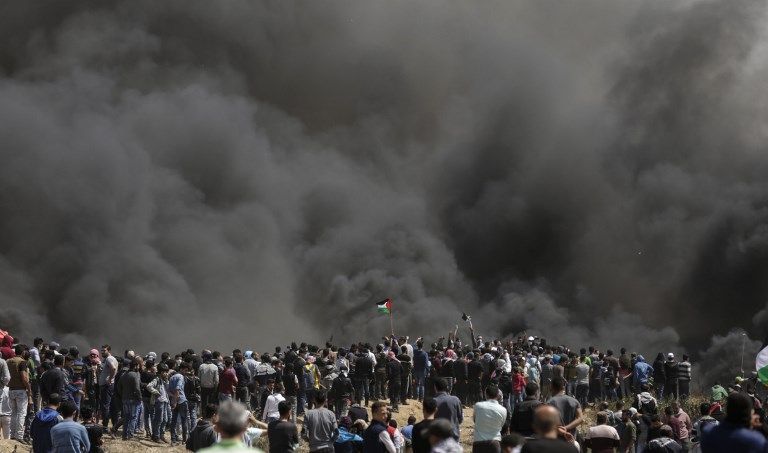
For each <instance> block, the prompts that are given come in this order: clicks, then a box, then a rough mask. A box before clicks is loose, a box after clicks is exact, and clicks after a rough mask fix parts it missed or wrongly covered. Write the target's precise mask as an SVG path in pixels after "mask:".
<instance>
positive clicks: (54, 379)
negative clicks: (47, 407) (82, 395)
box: [40, 355, 67, 403]
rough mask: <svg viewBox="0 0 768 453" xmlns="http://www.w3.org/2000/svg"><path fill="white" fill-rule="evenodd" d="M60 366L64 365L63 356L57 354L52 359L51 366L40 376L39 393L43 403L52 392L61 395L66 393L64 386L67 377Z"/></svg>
mask: <svg viewBox="0 0 768 453" xmlns="http://www.w3.org/2000/svg"><path fill="white" fill-rule="evenodd" d="M62 366H64V356H63V355H57V356H56V357H54V359H53V368H51V369H50V370H48V371H46V372H45V373H43V375H42V376H40V394H41V395H42V398H43V402H44V403H45V402H46V401H48V398H49V397H50V396H51V395H53V394H54V393H56V394H58V395H61V396H62V397H64V396H65V394H66V392H65V387H66V385H67V377H66V375H65V374H64V371H63V370H62V369H61V367H62ZM64 399H67V398H64Z"/></svg>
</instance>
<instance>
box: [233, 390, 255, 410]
mask: <svg viewBox="0 0 768 453" xmlns="http://www.w3.org/2000/svg"><path fill="white" fill-rule="evenodd" d="M235 400H236V401H237V402H239V403H243V404H244V405H245V408H246V409H249V408H248V405H249V404H250V402H251V398H250V395H249V394H248V387H237V388H235Z"/></svg>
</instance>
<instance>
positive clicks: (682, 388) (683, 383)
mask: <svg viewBox="0 0 768 453" xmlns="http://www.w3.org/2000/svg"><path fill="white" fill-rule="evenodd" d="M677 385H678V388H679V393H680V398H682V399H686V398H688V395H689V393H690V391H689V389H690V385H691V362H690V361H689V360H688V356H687V355H685V354H683V360H682V361H681V362H679V363H678V364H677Z"/></svg>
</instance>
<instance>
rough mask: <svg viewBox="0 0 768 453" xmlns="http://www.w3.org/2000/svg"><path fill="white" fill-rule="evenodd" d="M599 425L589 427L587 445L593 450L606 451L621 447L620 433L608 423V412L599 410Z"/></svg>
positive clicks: (597, 418) (596, 417)
mask: <svg viewBox="0 0 768 453" xmlns="http://www.w3.org/2000/svg"><path fill="white" fill-rule="evenodd" d="M595 419H596V420H597V425H595V426H593V427H591V428H589V431H587V437H586V440H585V446H586V447H587V448H591V449H592V451H606V450H610V449H614V451H615V449H617V448H619V433H618V432H617V431H616V428H614V427H613V426H610V425H608V414H607V413H605V412H598V413H597V415H596V416H595Z"/></svg>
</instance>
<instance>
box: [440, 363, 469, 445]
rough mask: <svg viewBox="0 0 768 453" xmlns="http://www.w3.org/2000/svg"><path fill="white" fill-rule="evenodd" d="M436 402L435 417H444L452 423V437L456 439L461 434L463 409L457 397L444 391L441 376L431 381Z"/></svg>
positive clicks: (444, 386) (445, 386)
mask: <svg viewBox="0 0 768 453" xmlns="http://www.w3.org/2000/svg"><path fill="white" fill-rule="evenodd" d="M432 384H433V386H434V392H435V402H436V403H437V414H436V415H435V418H436V419H440V418H443V419H446V420H448V421H449V422H450V423H451V425H453V437H454V438H456V439H458V438H459V436H460V435H461V423H462V422H463V421H464V411H463V410H462V407H461V401H459V398H457V397H455V396H453V395H449V394H448V393H446V391H447V384H446V382H445V379H443V378H435V379H434V380H433V381H432Z"/></svg>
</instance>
